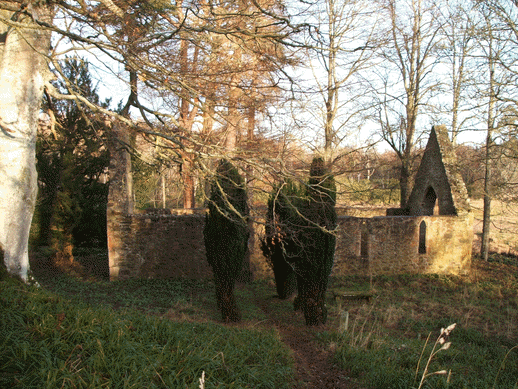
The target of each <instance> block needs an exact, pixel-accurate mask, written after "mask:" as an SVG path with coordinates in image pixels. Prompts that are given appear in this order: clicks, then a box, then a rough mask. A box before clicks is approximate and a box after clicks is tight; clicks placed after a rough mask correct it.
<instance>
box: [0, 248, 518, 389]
mask: <svg viewBox="0 0 518 389" xmlns="http://www.w3.org/2000/svg"><path fill="white" fill-rule="evenodd" d="M491 259H492V262H489V263H486V262H482V261H479V260H476V261H475V263H474V267H473V271H472V274H471V275H470V276H469V277H451V276H437V275H400V276H379V277H373V278H367V277H356V276H350V277H344V278H340V279H337V278H332V279H331V285H330V291H329V293H328V301H327V303H328V307H329V320H328V323H327V324H326V325H325V326H320V327H318V328H307V327H305V325H304V318H303V316H302V315H301V314H300V313H298V312H293V309H292V301H291V300H287V301H283V300H279V299H278V298H276V296H275V287H274V285H273V282H272V281H271V280H259V281H255V282H253V283H251V284H248V285H238V288H237V290H236V295H237V300H238V303H239V306H240V308H241V310H242V314H243V322H242V323H240V324H232V325H223V324H221V323H220V322H219V320H220V315H219V312H218V311H217V309H216V300H215V297H214V285H213V283H212V282H211V281H210V280H204V281H192V280H129V281H120V282H112V283H110V282H107V281H106V280H103V279H102V278H99V277H93V276H90V275H88V274H84V273H82V274H80V272H69V273H72V274H73V275H70V274H65V273H63V272H59V271H56V269H53V270H52V269H51V268H47V267H45V266H43V267H38V265H37V264H35V265H34V266H33V269H34V272H35V275H36V278H37V279H38V282H39V283H40V284H41V287H40V288H35V287H31V286H24V285H21V284H18V283H14V282H12V281H10V282H2V283H0V288H1V290H0V333H1V334H2V336H1V337H0V377H1V378H0V387H11V386H13V385H14V387H28V388H31V387H34V388H36V387H38V388H55V387H62V386H63V387H78V388H83V387H84V388H86V387H92V388H102V387H110V388H118V387H121V388H125V387H127V388H130V387H135V388H137V387H146V388H147V387H163V388H179V387H182V388H183V387H186V388H198V387H199V379H200V377H201V375H202V372H205V387H206V388H213V387H221V388H223V387H225V388H227V387H228V388H230V387H233V388H248V387H249V388H297V389H299V388H300V389H302V388H306V389H308V388H326V387H328V388H335V389H336V388H355V389H375V388H384V389H391V388H405V389H411V388H418V387H419V384H420V381H421V378H422V375H423V372H424V370H425V366H426V364H427V361H428V357H429V356H430V354H431V352H432V347H433V346H434V343H435V340H436V339H437V338H438V336H439V331H440V329H441V328H443V327H447V326H448V325H450V324H452V323H457V326H456V328H455V329H454V330H453V331H452V333H451V334H450V336H449V337H448V338H447V339H446V343H449V342H451V345H450V347H449V348H448V349H445V350H441V351H439V352H438V353H437V354H436V355H435V356H434V358H432V360H431V362H430V365H429V366H428V368H427V373H428V374H430V375H429V376H427V377H426V379H425V380H424V383H423V385H422V388H455V389H457V388H463V389H464V388H465V389H477V388H502V389H504V388H505V389H511V388H518V332H517V329H518V266H516V265H517V262H516V260H515V259H513V258H510V257H505V258H503V257H496V256H494V257H492V258H491ZM340 291H348V292H362V293H365V292H368V293H369V294H370V295H372V297H371V299H370V301H366V300H344V301H342V302H341V303H340V305H338V304H337V302H336V301H334V299H333V298H332V296H333V292H340ZM427 339H428V340H427ZM425 346H426V347H425ZM440 347H442V345H439V347H437V348H436V350H437V349H438V348H440ZM437 371H444V374H432V373H435V372H437Z"/></svg>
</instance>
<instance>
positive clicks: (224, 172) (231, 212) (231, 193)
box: [203, 159, 249, 322]
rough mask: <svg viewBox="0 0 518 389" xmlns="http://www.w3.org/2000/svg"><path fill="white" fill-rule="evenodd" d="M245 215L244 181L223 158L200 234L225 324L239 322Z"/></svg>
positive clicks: (246, 240) (245, 233) (217, 171)
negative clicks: (236, 294) (238, 286)
mask: <svg viewBox="0 0 518 389" xmlns="http://www.w3.org/2000/svg"><path fill="white" fill-rule="evenodd" d="M248 214H249V210H248V205H247V195H246V189H245V185H244V180H243V178H242V177H241V176H240V175H239V173H238V171H237V169H236V168H235V167H234V166H233V165H232V164H231V163H230V162H229V161H227V160H224V159H223V160H221V161H220V162H219V164H218V167H217V170H216V177H215V178H214V180H213V182H212V189H211V195H210V199H209V212H208V214H207V217H206V222H205V228H204V231H203V235H204V240H205V249H206V253H207V261H208V262H209V264H210V266H211V267H212V270H213V272H214V283H215V284H216V298H217V302H218V308H219V310H220V311H221V315H222V319H223V321H224V322H237V321H240V320H241V314H240V312H239V308H238V306H237V304H236V300H235V297H234V286H235V282H236V278H237V277H238V275H239V274H240V271H241V268H242V266H243V261H244V258H245V255H246V252H247V250H248V237H249V231H248V224H247V223H248V221H247V218H248Z"/></svg>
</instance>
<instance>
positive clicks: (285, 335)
mask: <svg viewBox="0 0 518 389" xmlns="http://www.w3.org/2000/svg"><path fill="white" fill-rule="evenodd" d="M256 303H257V305H258V306H259V307H260V308H261V309H262V311H263V312H264V313H265V314H266V315H267V316H268V318H269V320H270V321H271V323H272V324H273V325H274V326H275V328H277V330H278V331H279V333H280V335H281V340H282V341H283V343H284V344H286V345H287V346H288V347H289V348H290V349H291V350H292V352H293V357H294V359H295V369H296V383H295V385H294V386H293V389H326V388H329V389H358V386H355V385H354V384H353V383H351V381H350V380H349V379H348V378H347V372H346V371H344V370H342V369H340V368H339V367H338V366H337V365H336V364H335V363H334V362H333V361H332V357H333V354H332V352H331V351H330V350H326V349H324V347H323V345H321V344H319V342H318V340H317V339H316V337H317V335H318V333H320V332H324V331H326V330H327V327H326V326H320V327H317V328H315V327H307V326H306V325H305V324H304V316H303V315H302V313H300V312H287V311H286V309H285V308H284V307H283V308H281V309H276V305H277V306H278V305H280V304H283V306H285V304H286V303H287V302H286V301H282V300H279V299H278V298H276V297H270V298H268V299H267V300H265V299H261V298H260V297H258V298H257V301H256Z"/></svg>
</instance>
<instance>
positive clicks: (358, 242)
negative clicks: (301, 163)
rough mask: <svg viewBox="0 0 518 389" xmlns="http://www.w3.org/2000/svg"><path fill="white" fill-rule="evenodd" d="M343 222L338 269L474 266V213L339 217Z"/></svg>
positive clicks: (371, 271)
mask: <svg viewBox="0 0 518 389" xmlns="http://www.w3.org/2000/svg"><path fill="white" fill-rule="evenodd" d="M423 223H424V224H423ZM338 225H339V227H338V238H337V245H336V253H335V264H334V267H333V274H334V275H350V274H357V275H379V274H398V273H439V274H464V273H467V272H468V271H469V268H470V266H471V250H472V243H473V227H472V226H473V216H472V214H467V215H464V216H415V217H411V216H410V217H409V216H393V217H374V218H356V217H340V218H339V219H338ZM422 226H423V227H422ZM424 226H426V227H424Z"/></svg>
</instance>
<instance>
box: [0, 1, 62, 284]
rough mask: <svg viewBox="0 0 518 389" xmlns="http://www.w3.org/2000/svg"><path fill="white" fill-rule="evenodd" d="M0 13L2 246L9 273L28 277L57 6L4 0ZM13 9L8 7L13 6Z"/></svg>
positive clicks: (0, 217)
mask: <svg viewBox="0 0 518 389" xmlns="http://www.w3.org/2000/svg"><path fill="white" fill-rule="evenodd" d="M2 5H3V8H4V10H3V11H1V14H0V17H1V19H0V29H1V33H2V35H1V37H2V44H1V45H2V50H1V58H0V94H1V96H2V104H0V129H1V132H0V155H1V156H2V158H0V245H1V246H2V248H3V250H4V262H5V265H6V267H7V269H8V271H9V272H10V273H12V274H14V275H17V276H19V277H21V278H22V279H23V280H27V273H28V271H29V259H28V247H27V246H28V237H29V229H30V225H31V221H32V216H33V213H34V206H35V201H36V192H37V178H36V163H35V145H36V133H37V125H38V114H39V109H40V105H41V99H42V96H43V88H44V85H45V82H46V81H47V80H48V79H49V76H50V73H49V72H48V68H47V60H46V56H47V55H48V52H49V49H50V35H51V33H50V31H48V30H44V29H40V28H38V25H37V24H36V21H40V22H46V23H49V22H51V20H52V17H53V10H52V8H51V7H50V6H47V5H46V4H45V3H43V2H39V3H37V2H34V3H32V4H29V5H21V4H20V3H17V2H3V4H2ZM20 7H24V9H23V12H9V11H6V10H5V9H9V8H11V9H12V10H13V11H15V10H18V11H21V10H20Z"/></svg>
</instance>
